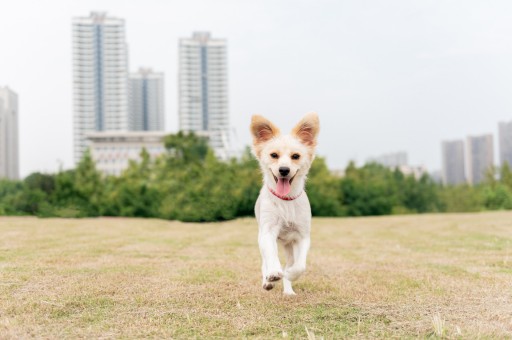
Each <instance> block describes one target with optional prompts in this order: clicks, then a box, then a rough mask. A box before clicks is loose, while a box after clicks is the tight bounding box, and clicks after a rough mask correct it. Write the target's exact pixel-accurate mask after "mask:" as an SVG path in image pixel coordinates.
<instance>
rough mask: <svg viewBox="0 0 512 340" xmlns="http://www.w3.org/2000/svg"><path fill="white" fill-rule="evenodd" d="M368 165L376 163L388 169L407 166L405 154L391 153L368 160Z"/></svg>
mask: <svg viewBox="0 0 512 340" xmlns="http://www.w3.org/2000/svg"><path fill="white" fill-rule="evenodd" d="M367 162H368V163H370V162H373V163H378V164H380V165H382V166H385V167H388V168H396V167H400V166H405V165H407V153H406V152H393V153H388V154H385V155H382V156H379V157H375V158H370V159H369V160H368V161H367Z"/></svg>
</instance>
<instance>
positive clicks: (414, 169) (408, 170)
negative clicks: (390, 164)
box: [395, 165, 428, 179]
mask: <svg viewBox="0 0 512 340" xmlns="http://www.w3.org/2000/svg"><path fill="white" fill-rule="evenodd" d="M395 169H398V170H399V171H400V172H401V173H402V174H404V176H414V178H416V179H420V178H421V177H422V176H423V175H428V172H427V169H426V168H425V167H424V166H423V165H417V166H411V165H400V166H397V167H395Z"/></svg>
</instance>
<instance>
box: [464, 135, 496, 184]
mask: <svg viewBox="0 0 512 340" xmlns="http://www.w3.org/2000/svg"><path fill="white" fill-rule="evenodd" d="M467 147H468V179H469V182H470V183H471V184H478V183H480V182H481V181H482V180H483V179H484V178H485V174H486V172H487V171H488V170H489V169H490V168H491V167H492V166H494V147H493V142H492V135H491V134H489V135H482V136H469V137H468V145H467Z"/></svg>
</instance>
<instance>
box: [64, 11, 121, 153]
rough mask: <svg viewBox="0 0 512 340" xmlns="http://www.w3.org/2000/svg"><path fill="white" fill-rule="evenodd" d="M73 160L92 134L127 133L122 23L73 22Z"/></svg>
mask: <svg viewBox="0 0 512 340" xmlns="http://www.w3.org/2000/svg"><path fill="white" fill-rule="evenodd" d="M73 97H74V98H73V99H74V100H73V111H74V116H73V118H74V121H73V124H74V131H73V132H74V158H75V162H78V161H79V160H80V159H81V157H82V154H83V152H84V151H85V149H86V148H87V146H88V144H87V143H88V142H87V139H86V134H87V133H89V132H93V131H113V130H128V128H129V127H130V121H129V114H128V56H127V45H126V41H125V23H124V20H123V19H118V18H112V17H107V15H106V13H103V12H93V13H91V15H90V16H89V17H77V18H73Z"/></svg>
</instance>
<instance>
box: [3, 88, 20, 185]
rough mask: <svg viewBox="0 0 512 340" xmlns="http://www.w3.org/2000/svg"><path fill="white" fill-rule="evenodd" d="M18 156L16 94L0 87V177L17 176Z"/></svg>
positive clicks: (10, 177)
mask: <svg viewBox="0 0 512 340" xmlns="http://www.w3.org/2000/svg"><path fill="white" fill-rule="evenodd" d="M18 157H19V156H18V95H17V94H16V93H15V92H14V91H12V90H11V89H9V88H8V87H0V178H9V179H18V178H19V163H18Z"/></svg>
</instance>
